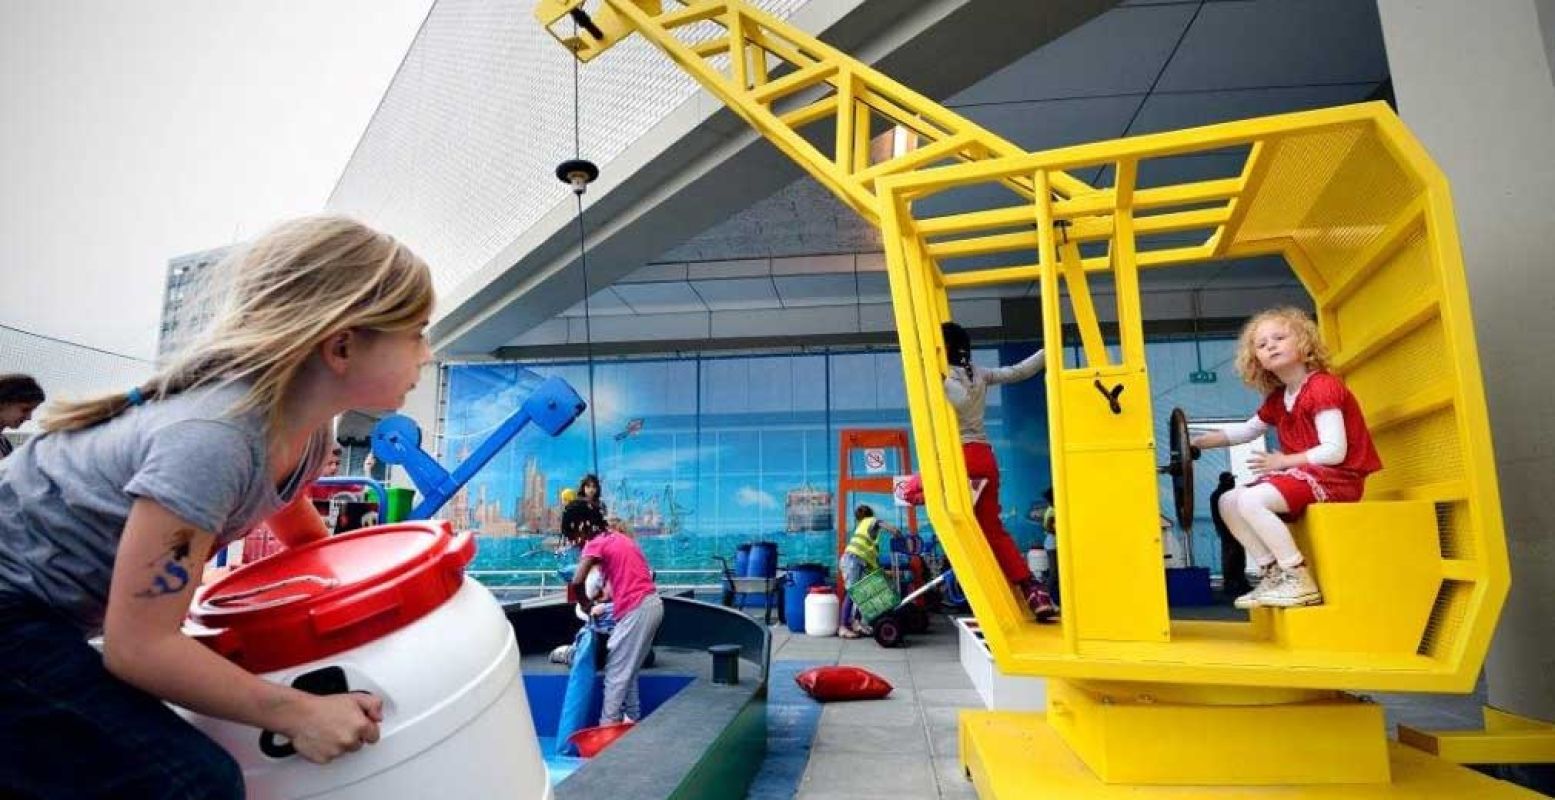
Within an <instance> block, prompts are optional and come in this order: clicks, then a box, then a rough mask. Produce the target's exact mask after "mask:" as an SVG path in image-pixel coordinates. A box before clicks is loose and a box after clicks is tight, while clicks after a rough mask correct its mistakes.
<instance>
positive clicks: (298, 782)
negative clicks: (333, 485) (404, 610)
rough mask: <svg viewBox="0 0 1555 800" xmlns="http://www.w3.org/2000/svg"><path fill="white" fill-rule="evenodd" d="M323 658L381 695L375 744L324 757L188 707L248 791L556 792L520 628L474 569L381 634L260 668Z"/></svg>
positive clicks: (398, 794) (527, 797)
mask: <svg viewBox="0 0 1555 800" xmlns="http://www.w3.org/2000/svg"><path fill="white" fill-rule="evenodd" d="M326 667H339V668H340V669H342V670H343V671H344V673H345V677H346V682H347V684H348V686H349V687H350V688H351V689H352V690H353V691H354V690H362V691H368V692H371V693H373V694H375V695H377V696H378V697H379V698H380V699H382V700H383V723H382V724H381V726H380V734H381V738H380V739H379V741H378V743H377V744H371V745H365V746H364V747H363V748H362V749H361V750H359V751H357V752H355V753H347V754H345V755H343V756H341V757H339V758H337V759H335V760H334V761H331V762H330V763H328V764H325V765H318V764H313V763H310V762H308V761H306V760H304V759H303V758H302V757H301V756H297V755H291V756H286V757H282V758H274V757H271V756H268V755H265V754H264V752H262V751H261V749H260V738H261V735H262V732H261V731H259V730H258V729H256V728H251V727H249V726H247V725H240V724H238V723H234V722H228V721H226V720H218V719H213V718H209V717H202V716H199V715H196V714H191V713H188V712H184V713H185V716H186V717H188V718H189V719H190V721H191V722H193V723H194V724H195V726H196V727H198V728H199V729H200V730H202V731H204V732H205V733H206V734H207V735H209V736H210V737H211V738H212V739H215V740H216V741H217V742H218V743H220V744H221V745H222V747H224V748H226V749H227V751H228V752H229V753H231V754H232V755H233V757H234V758H236V759H237V761H238V764H239V765H240V766H242V768H243V777H244V779H245V781H246V782H247V784H248V796H249V797H250V798H258V799H262V800H270V799H271V798H331V800H395V799H396V798H404V800H413V799H414V800H422V799H423V798H450V799H452V798H488V797H491V798H495V797H501V798H515V800H531V798H549V797H550V796H551V784H550V779H549V777H548V775H547V774H546V769H545V762H544V760H543V758H542V757H541V755H540V744H539V740H538V739H537V738H536V735H535V729H534V722H533V720H532V719H531V718H530V715H529V700H528V697H527V695H526V694H525V692H524V682H523V676H522V674H521V673H520V668H519V652H518V645H517V643H516V641H515V640H514V637H513V629H512V627H511V626H510V625H509V624H508V621H507V618H506V617H505V616H504V615H503V613H502V608H501V606H500V605H498V603H497V601H496V599H495V598H493V597H492V596H491V593H490V592H489V591H487V590H486V588H485V587H483V586H481V585H480V584H478V583H476V582H475V581H474V580H473V579H471V578H468V577H466V578H465V579H464V584H463V586H461V587H460V588H459V590H458V591H457V592H455V593H454V595H453V596H452V597H450V598H449V599H448V600H447V601H446V602H444V603H443V604H442V605H441V606H439V607H438V608H437V609H435V610H434V611H432V612H431V613H429V614H427V615H426V616H425V617H422V618H421V619H419V620H417V621H415V622H413V623H411V624H410V625H407V626H405V627H403V628H400V629H399V630H397V631H394V632H393V633H391V634H389V635H387V636H385V637H383V638H381V639H378V640H376V641H373V642H370V643H368V644H365V645H362V646H360V647H357V648H354V649H352V650H347V651H345V652H343V653H338V654H336V655H333V656H329V657H327V658H322V659H319V660H316V661H311V662H308V663H306V664H299V665H297V666H294V667H288V668H286V669H282V670H277V671H274V672H268V673H264V674H263V675H261V676H260V677H262V678H264V679H265V680H269V681H272V682H275V683H281V684H287V685H290V684H291V683H292V682H293V681H294V680H295V679H296V678H297V677H298V676H300V675H303V674H306V673H310V672H314V671H315V670H319V669H322V668H326Z"/></svg>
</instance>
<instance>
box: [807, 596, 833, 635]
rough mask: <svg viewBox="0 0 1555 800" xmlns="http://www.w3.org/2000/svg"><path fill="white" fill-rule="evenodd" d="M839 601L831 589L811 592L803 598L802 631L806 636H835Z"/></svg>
mask: <svg viewBox="0 0 1555 800" xmlns="http://www.w3.org/2000/svg"><path fill="white" fill-rule="evenodd" d="M840 606H841V603H839V602H838V600H837V595H836V594H835V593H833V592H831V591H827V592H811V593H809V594H807V595H805V598H804V632H805V635H806V636H836V635H837V614H838V612H839V610H840Z"/></svg>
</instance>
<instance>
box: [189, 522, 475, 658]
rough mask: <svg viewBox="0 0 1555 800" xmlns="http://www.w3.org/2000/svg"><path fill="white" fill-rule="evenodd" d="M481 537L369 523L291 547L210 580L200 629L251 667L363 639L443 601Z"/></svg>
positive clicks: (430, 525)
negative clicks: (216, 579)
mask: <svg viewBox="0 0 1555 800" xmlns="http://www.w3.org/2000/svg"><path fill="white" fill-rule="evenodd" d="M474 556H475V537H474V536H473V535H472V534H471V533H470V532H469V531H462V532H460V533H458V534H455V533H454V532H453V528H452V527H451V526H450V525H449V524H448V523H447V522H427V521H418V522H401V523H395V524H392V525H379V526H376V527H372V528H362V529H360V530H356V531H352V532H350V533H346V534H341V535H339V536H334V537H330V538H328V539H323V540H320V541H317V542H313V543H311V544H308V545H304V546H303V547H298V548H295V549H292V550H285V551H282V552H280V553H277V554H275V555H273V556H270V557H268V558H264V559H261V560H259V561H256V562H254V563H252V564H248V565H246V566H243V567H240V568H239V569H237V570H234V571H233V572H232V574H230V575H227V576H226V577H224V578H222V579H220V580H218V581H216V582H215V583H213V584H211V585H210V586H208V587H206V589H205V591H203V592H202V593H201V594H200V599H199V602H197V603H196V604H195V606H194V608H193V609H191V610H190V612H189V617H190V619H192V620H193V621H195V622H196V623H198V624H200V625H202V626H204V627H205V628H207V629H209V630H207V631H197V632H195V634H194V636H195V638H196V639H199V640H200V641H202V642H204V643H205V644H206V646H208V647H210V648H211V649H212V650H215V651H216V652H218V653H221V654H222V655H223V656H226V657H227V658H228V659H230V660H231V661H233V662H234V663H236V664H238V665H240V666H242V667H244V668H245V669H248V670H249V671H251V672H270V671H272V670H277V669H284V668H286V667H290V666H294V665H297V664H303V663H306V662H309V661H314V660H317V659H320V658H324V657H326V656H331V655H334V654H336V653H341V652H345V651H346V650H350V649H353V648H356V647H360V646H362V645H364V644H367V643H369V642H373V641H376V640H378V639H381V638H383V637H384V636H387V635H389V634H391V633H393V632H395V631H397V630H399V629H400V628H403V627H405V626H407V625H409V624H411V623H413V622H415V621H417V620H419V619H421V618H422V617H424V616H426V615H427V614H430V613H431V612H432V611H433V610H435V609H436V608H437V607H438V606H441V605H442V604H443V603H444V602H445V601H446V600H448V598H450V597H453V595H454V593H455V592H457V591H459V587H460V586H462V585H463V583H464V565H465V564H468V563H470V559H472V558H474Z"/></svg>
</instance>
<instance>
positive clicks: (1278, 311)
mask: <svg viewBox="0 0 1555 800" xmlns="http://www.w3.org/2000/svg"><path fill="white" fill-rule="evenodd" d="M1275 321H1277V322H1283V323H1285V327H1286V328H1287V329H1288V330H1289V331H1290V332H1291V333H1292V334H1294V335H1295V337H1296V346H1298V347H1300V348H1301V350H1302V351H1303V352H1304V353H1306V362H1307V369H1308V370H1311V371H1313V372H1317V371H1318V370H1326V369H1328V364H1329V356H1328V347H1327V346H1325V345H1324V344H1323V337H1322V336H1321V335H1320V334H1319V333H1318V330H1317V323H1316V322H1313V321H1312V318H1311V317H1310V316H1307V312H1305V311H1302V310H1301V309H1299V308H1296V307H1295V306H1280V307H1278V308H1271V309H1267V310H1265V311H1260V312H1258V313H1257V314H1254V315H1253V318H1252V319H1249V320H1248V321H1247V324H1246V325H1243V326H1242V334H1241V336H1239V337H1237V346H1236V371H1237V374H1238V375H1241V376H1242V382H1243V383H1245V384H1247V385H1248V386H1251V387H1252V388H1254V389H1256V390H1257V391H1258V392H1260V393H1262V394H1268V393H1269V392H1272V391H1274V390H1275V389H1278V388H1280V387H1281V386H1283V385H1284V384H1283V383H1281V382H1280V379H1279V377H1278V376H1276V375H1275V374H1274V373H1272V372H1270V371H1268V370H1266V369H1264V368H1263V365H1262V364H1259V363H1258V353H1257V352H1256V351H1255V348H1254V347H1253V334H1254V333H1255V332H1256V331H1257V330H1258V326H1259V325H1262V324H1263V323H1265V322H1275Z"/></svg>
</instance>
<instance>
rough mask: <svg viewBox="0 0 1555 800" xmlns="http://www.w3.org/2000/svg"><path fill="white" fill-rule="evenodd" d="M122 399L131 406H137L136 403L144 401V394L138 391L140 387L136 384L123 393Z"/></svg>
mask: <svg viewBox="0 0 1555 800" xmlns="http://www.w3.org/2000/svg"><path fill="white" fill-rule="evenodd" d="M124 399H125V400H126V401H127V402H128V403H129V404H130V405H132V406H138V405H140V404H142V403H144V402H146V396H145V395H143V394H141V393H140V387H139V386H137V387H135V388H133V389H131V390H129V391H128V392H126V393H125V395H124Z"/></svg>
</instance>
